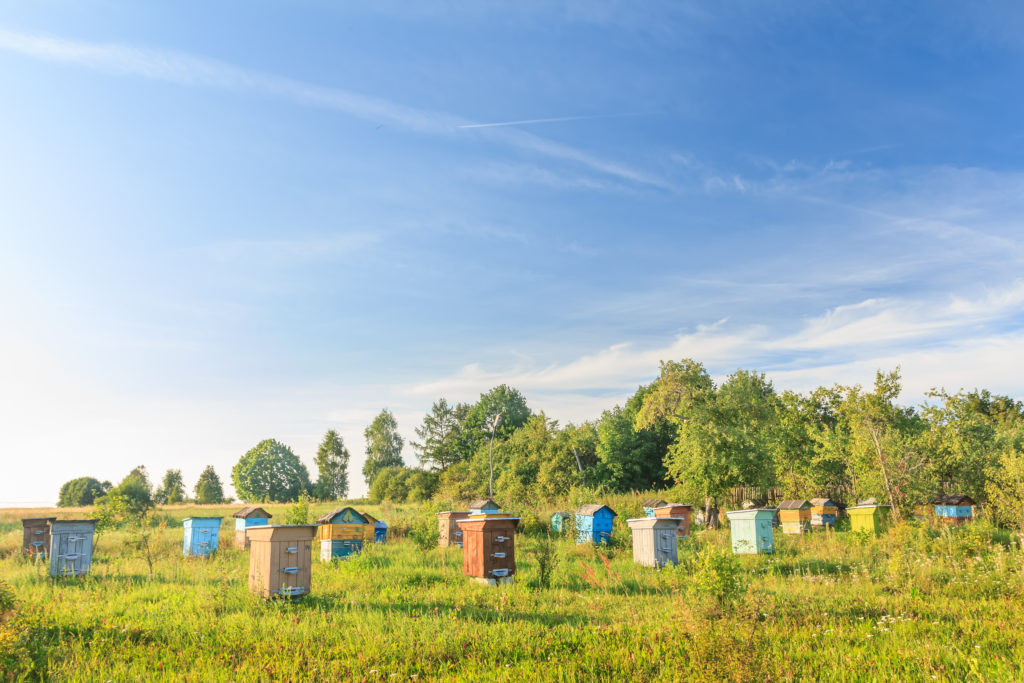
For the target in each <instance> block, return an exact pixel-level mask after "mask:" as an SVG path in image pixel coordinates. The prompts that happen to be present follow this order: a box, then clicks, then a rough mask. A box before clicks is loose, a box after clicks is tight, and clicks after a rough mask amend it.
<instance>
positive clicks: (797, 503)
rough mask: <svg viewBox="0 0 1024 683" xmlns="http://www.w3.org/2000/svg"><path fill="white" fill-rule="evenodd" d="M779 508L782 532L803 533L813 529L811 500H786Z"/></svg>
mask: <svg viewBox="0 0 1024 683" xmlns="http://www.w3.org/2000/svg"><path fill="white" fill-rule="evenodd" d="M778 509H779V526H780V527H782V533H784V534H802V533H806V532H808V531H810V530H811V501H809V500H784V501H782V502H781V503H779V508H778Z"/></svg>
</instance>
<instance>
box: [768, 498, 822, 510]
mask: <svg viewBox="0 0 1024 683" xmlns="http://www.w3.org/2000/svg"><path fill="white" fill-rule="evenodd" d="M817 500H824V499H821V498H819V499H817ZM806 505H810V502H808V501H807V500H784V501H782V502H781V503H779V509H780V510H800V509H802V508H803V507H804V506H806Z"/></svg>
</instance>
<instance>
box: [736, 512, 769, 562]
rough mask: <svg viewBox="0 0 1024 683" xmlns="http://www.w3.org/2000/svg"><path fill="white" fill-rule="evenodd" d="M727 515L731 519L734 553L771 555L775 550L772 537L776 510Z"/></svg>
mask: <svg viewBox="0 0 1024 683" xmlns="http://www.w3.org/2000/svg"><path fill="white" fill-rule="evenodd" d="M726 515H727V516H728V517H729V533H730V535H731V536H732V551H733V553H735V554H737V555H741V554H747V555H753V554H757V553H770V552H772V551H773V550H774V549H775V540H774V537H773V535H772V521H773V520H774V519H775V508H754V509H752V510H730V511H729V512H727V513H726Z"/></svg>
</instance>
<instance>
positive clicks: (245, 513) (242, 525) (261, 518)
mask: <svg viewBox="0 0 1024 683" xmlns="http://www.w3.org/2000/svg"><path fill="white" fill-rule="evenodd" d="M232 516H233V517H234V518H235V545H236V546H237V547H239V548H248V547H249V537H248V536H246V535H245V530H246V529H248V528H250V527H254V526H266V525H268V524H270V518H271V517H273V515H272V514H270V513H269V512H267V511H266V510H264V509H263V508H261V507H256V506H250V507H245V508H242V509H241V510H239V511H238V512H236V513H235V514H234V515H232Z"/></svg>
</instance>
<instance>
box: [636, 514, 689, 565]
mask: <svg viewBox="0 0 1024 683" xmlns="http://www.w3.org/2000/svg"><path fill="white" fill-rule="evenodd" d="M655 510H657V508H655ZM680 522H682V519H679V518H674V517H640V518H638V519H627V520H626V524H628V525H629V528H630V530H631V531H632V532H633V561H634V562H636V563H637V564H642V565H643V566H645V567H664V566H665V565H666V564H668V563H670V562H671V563H672V564H677V563H678V562H679V554H678V542H679V541H678V539H679V537H678V536H677V535H676V529H677V528H678V527H679V524H680Z"/></svg>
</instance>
